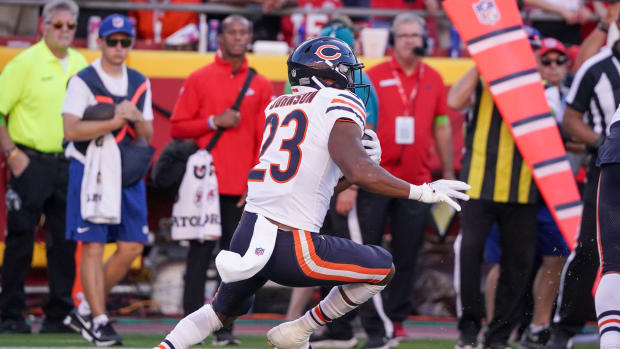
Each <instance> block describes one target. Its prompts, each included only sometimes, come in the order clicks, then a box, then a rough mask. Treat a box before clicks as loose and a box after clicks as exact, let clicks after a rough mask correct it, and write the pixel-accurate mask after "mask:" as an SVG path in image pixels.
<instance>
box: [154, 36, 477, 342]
mask: <svg viewBox="0 0 620 349" xmlns="http://www.w3.org/2000/svg"><path fill="white" fill-rule="evenodd" d="M287 65H288V78H289V81H290V83H291V86H292V91H293V94H291V95H283V96H280V97H278V98H276V99H275V100H274V101H272V102H271V103H270V104H269V105H268V106H267V108H266V109H265V116H266V119H265V133H264V135H263V142H262V146H261V150H260V155H259V163H258V164H257V165H256V166H255V167H254V168H253V169H252V170H251V171H250V173H249V176H248V198H247V204H246V207H245V212H244V214H243V216H242V218H241V221H240V223H239V226H238V227H237V230H236V231H235V234H234V237H233V239H232V242H231V245H230V251H222V252H220V254H219V255H218V257H217V259H216V265H217V268H218V272H219V274H220V276H221V277H222V280H223V283H222V284H221V286H220V288H219V290H218V292H217V295H216V297H215V299H214V301H213V303H212V304H207V305H205V306H203V307H202V308H200V309H199V310H197V311H196V312H194V313H192V314H190V315H188V316H187V317H185V318H183V319H182V320H181V321H180V322H179V323H178V324H177V326H176V327H175V328H174V329H173V330H172V332H170V334H168V336H166V338H165V339H164V341H163V342H162V343H161V344H160V345H159V346H158V348H160V349H185V348H187V347H189V346H190V345H192V344H196V343H199V342H201V341H202V340H204V339H205V338H206V337H207V336H208V335H209V334H210V333H212V332H213V331H215V330H217V329H219V328H221V327H222V326H223V325H227V324H229V323H231V322H232V321H234V319H235V318H236V317H238V316H240V315H243V314H245V313H246V312H247V311H248V310H249V309H250V307H251V305H252V301H253V297H254V293H255V292H256V291H257V290H258V289H259V288H260V287H262V286H263V285H264V284H265V282H267V280H272V281H275V282H277V283H279V284H282V285H286V286H294V287H308V286H333V288H332V289H331V291H330V293H329V294H328V295H327V296H326V297H325V298H324V299H323V300H322V301H321V302H320V303H319V304H318V305H317V306H316V307H314V308H312V309H310V310H309V311H307V312H306V313H305V314H304V315H303V316H302V317H300V318H299V319H296V320H294V321H289V322H285V323H283V324H280V325H279V326H276V327H274V328H272V329H271V330H269V332H268V333H267V338H268V340H269V342H270V343H271V344H272V345H273V346H274V347H276V348H281V349H284V348H286V349H288V348H300V349H304V348H308V347H309V341H308V340H309V337H310V334H311V333H312V332H313V331H314V330H316V329H318V328H319V327H321V326H323V325H325V324H326V323H327V322H329V321H331V320H334V319H336V318H338V317H340V316H342V315H344V314H345V313H347V312H349V311H351V310H353V309H355V308H356V307H357V306H359V305H360V304H362V303H364V302H365V301H367V300H368V299H370V298H371V297H372V296H373V295H375V294H377V293H379V292H381V290H383V289H384V288H385V286H386V285H387V283H388V282H389V281H390V279H391V277H392V275H393V274H394V266H393V264H392V256H391V255H390V254H389V253H388V252H387V251H385V250H384V249H383V248H381V247H379V246H372V245H360V244H357V243H355V242H352V241H351V240H348V239H342V238H337V237H332V236H322V235H319V234H318V233H317V232H318V231H319V228H320V227H321V225H322V224H323V219H324V217H325V213H326V212H327V209H328V206H329V200H330V197H331V196H332V194H333V193H334V191H336V192H337V191H340V190H343V189H345V188H346V187H347V186H349V185H350V184H351V183H353V184H357V185H358V186H360V187H362V188H363V189H365V190H367V191H371V192H375V193H378V194H381V195H386V196H392V197H398V198H409V199H411V200H419V201H423V202H427V203H433V202H439V201H443V202H446V203H448V204H450V205H451V206H453V207H454V208H455V209H457V210H458V209H460V206H459V205H458V203H457V202H456V201H455V199H461V200H467V199H469V197H468V196H467V195H466V194H464V193H462V192H460V191H463V190H467V189H469V185H467V184H466V183H463V182H460V181H450V180H440V181H437V182H433V183H430V184H423V185H421V186H416V185H412V184H410V183H407V182H405V181H403V180H400V179H398V178H396V177H394V176H392V175H390V174H389V173H388V172H387V171H385V170H383V169H382V168H381V167H379V165H378V163H379V161H380V152H381V151H380V145H379V142H378V140H377V137H376V135H375V134H374V132H372V131H366V133H365V131H364V130H365V126H366V125H365V124H366V120H365V118H366V113H365V108H364V103H363V102H362V100H361V99H360V98H358V97H357V96H356V95H355V94H354V93H352V90H354V89H355V88H363V86H360V84H356V83H354V78H355V77H356V76H357V77H359V74H360V72H361V69H362V68H363V67H364V66H363V64H361V63H360V62H359V61H358V60H357V58H356V57H355V55H354V54H353V52H352V51H351V49H350V48H349V46H348V45H347V44H346V43H344V42H343V41H341V40H338V39H336V38H332V37H319V38H316V39H312V40H309V41H306V42H304V43H303V44H301V45H300V46H298V47H297V48H296V49H295V50H294V51H293V52H292V53H291V55H290V57H289V59H288V61H287ZM364 135H366V136H365V137H364V138H367V139H364V140H362V138H363V136H364ZM365 148H367V149H365ZM371 156H372V158H371Z"/></svg>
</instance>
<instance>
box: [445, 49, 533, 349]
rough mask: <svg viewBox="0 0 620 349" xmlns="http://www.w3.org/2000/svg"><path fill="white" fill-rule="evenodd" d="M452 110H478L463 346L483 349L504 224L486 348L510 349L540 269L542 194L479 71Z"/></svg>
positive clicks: (461, 309)
mask: <svg viewBox="0 0 620 349" xmlns="http://www.w3.org/2000/svg"><path fill="white" fill-rule="evenodd" d="M530 44H531V45H532V47H533V48H535V49H536V48H540V39H539V38H538V37H530ZM448 106H450V107H451V108H453V109H455V110H461V109H464V108H466V107H470V108H471V109H470V112H469V114H468V118H467V128H466V136H465V155H464V157H463V167H462V169H461V174H460V175H461V180H464V181H466V182H467V183H469V184H470V185H471V187H472V188H471V189H470V190H469V191H468V192H467V193H468V194H469V195H470V197H471V199H470V200H469V201H467V202H464V203H463V206H462V216H461V234H460V235H459V237H458V238H457V240H456V242H455V245H454V251H455V269H456V270H455V280H454V283H455V288H456V290H457V297H458V299H457V314H458V329H459V341H458V343H457V345H456V346H455V348H456V349H473V348H476V347H477V338H478V333H479V332H480V329H481V320H482V317H483V314H484V304H483V301H484V299H483V297H482V294H481V292H480V280H481V275H480V274H481V273H480V266H481V262H482V256H483V251H484V246H485V243H486V240H487V237H488V235H489V232H490V230H491V227H492V226H493V225H494V224H495V223H497V224H498V227H499V244H500V248H501V251H502V254H501V259H500V266H501V273H500V277H499V281H498V286H497V291H496V301H495V308H494V313H493V319H492V320H491V322H490V323H489V325H488V331H487V332H486V335H485V339H484V346H483V348H502V349H503V348H506V347H508V345H507V342H508V338H509V336H510V334H511V332H512V330H513V328H514V327H515V326H516V325H517V323H518V322H519V320H520V318H521V313H520V310H521V309H520V303H519V302H520V300H521V299H522V297H523V295H524V294H525V292H526V289H527V285H528V280H529V277H530V273H531V270H532V268H533V264H534V257H535V253H536V241H537V216H536V215H537V211H538V205H537V202H538V200H539V194H538V190H537V188H536V185H535V183H534V181H533V178H532V174H531V172H530V170H529V168H528V166H527V164H526V162H525V161H524V160H523V157H522V156H521V153H520V152H519V150H518V149H517V147H516V145H515V143H514V139H513V138H512V135H511V134H510V130H509V128H508V126H507V125H506V123H505V122H504V121H503V119H502V116H501V114H500V112H499V110H498V108H497V106H496V105H495V103H494V102H493V97H492V96H491V93H490V91H489V89H488V86H487V85H486V84H485V83H483V82H482V81H481V79H480V75H479V73H478V70H477V68H476V67H474V68H472V69H471V70H470V71H469V72H467V73H466V74H465V75H464V76H463V77H462V78H461V79H460V80H459V81H457V82H456V83H455V84H454V85H453V86H452V88H451V89H450V92H449V93H448ZM487 320H488V319H487Z"/></svg>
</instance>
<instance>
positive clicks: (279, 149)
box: [245, 87, 366, 232]
mask: <svg viewBox="0 0 620 349" xmlns="http://www.w3.org/2000/svg"><path fill="white" fill-rule="evenodd" d="M293 91H294V93H293V94H292V95H282V96H280V97H278V98H276V99H275V100H273V101H272V102H271V103H270V104H269V105H268V106H267V108H266V109H265V117H266V119H265V132H264V134H263V142H262V145H261V153H260V156H259V163H258V165H256V166H255V167H254V168H253V169H252V171H250V174H249V176H248V197H247V204H246V206H245V209H246V210H247V211H249V212H254V213H258V214H261V215H263V216H265V217H267V218H271V219H273V220H275V221H277V222H279V223H282V224H286V225H288V226H291V227H294V228H298V229H303V230H307V231H311V232H318V231H319V229H320V228H321V226H322V225H323V219H324V218H325V214H326V213H327V209H328V208H329V200H330V198H331V196H332V195H333V193H334V187H335V186H336V184H338V180H339V179H340V177H342V172H341V171H340V169H339V168H338V166H337V165H336V164H335V163H334V161H332V159H331V157H330V156H329V151H328V150H327V142H328V140H329V135H330V133H331V130H332V127H333V126H334V123H335V122H336V120H339V119H340V120H341V121H343V122H354V123H356V124H357V125H358V126H359V129H360V138H361V137H362V135H363V133H364V128H365V126H366V110H365V107H364V103H362V101H361V100H360V99H359V98H358V97H357V96H356V95H354V94H353V93H351V92H349V91H348V90H339V89H335V88H321V89H318V90H317V89H314V88H310V87H294V88H293Z"/></svg>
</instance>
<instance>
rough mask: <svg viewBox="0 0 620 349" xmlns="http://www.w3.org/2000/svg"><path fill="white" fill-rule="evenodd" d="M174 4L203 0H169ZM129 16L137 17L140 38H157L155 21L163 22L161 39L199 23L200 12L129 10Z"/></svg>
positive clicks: (200, 0)
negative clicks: (189, 25)
mask: <svg viewBox="0 0 620 349" xmlns="http://www.w3.org/2000/svg"><path fill="white" fill-rule="evenodd" d="M149 1H152V0H131V2H140V3H145V2H147V3H148V2H149ZM169 2H170V3H172V4H201V3H202V0H169ZM129 16H130V17H133V18H135V19H136V29H137V34H138V39H147V40H153V39H155V33H154V25H155V24H154V23H155V22H156V21H159V22H161V34H160V35H161V40H162V41H163V40H166V38H167V37H169V36H170V35H172V34H174V33H175V32H176V31H177V30H179V29H181V28H183V27H184V26H186V25H188V24H190V23H194V24H196V25H197V24H198V14H197V13H196V12H187V11H149V10H139V11H129Z"/></svg>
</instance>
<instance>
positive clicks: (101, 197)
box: [80, 133, 122, 224]
mask: <svg viewBox="0 0 620 349" xmlns="http://www.w3.org/2000/svg"><path fill="white" fill-rule="evenodd" d="M121 190H122V183H121V152H120V150H119V149H118V145H117V144H116V141H115V140H114V136H113V135H112V134H111V133H107V134H105V135H103V136H102V137H98V138H97V139H93V140H92V141H90V143H89V144H88V148H87V149H86V158H85V162H84V176H83V178H82V190H81V193H80V200H81V201H80V212H81V214H82V219H84V220H87V221H89V222H92V223H96V224H119V223H120V222H121Z"/></svg>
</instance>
